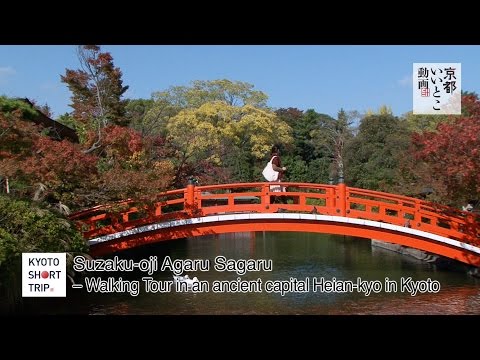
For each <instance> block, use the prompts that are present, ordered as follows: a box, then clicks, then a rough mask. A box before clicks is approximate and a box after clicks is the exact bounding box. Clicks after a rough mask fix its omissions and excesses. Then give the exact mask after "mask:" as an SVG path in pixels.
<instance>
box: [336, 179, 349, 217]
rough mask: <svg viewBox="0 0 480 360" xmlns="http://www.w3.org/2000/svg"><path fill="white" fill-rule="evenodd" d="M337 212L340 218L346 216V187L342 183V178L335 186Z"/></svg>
mask: <svg viewBox="0 0 480 360" xmlns="http://www.w3.org/2000/svg"><path fill="white" fill-rule="evenodd" d="M337 191H338V193H337V201H338V203H337V211H338V210H340V211H339V214H338V215H340V216H346V215H347V186H346V185H345V182H344V181H343V177H342V178H340V179H339V182H338V185H337Z"/></svg>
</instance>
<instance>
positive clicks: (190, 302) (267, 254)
mask: <svg viewBox="0 0 480 360" xmlns="http://www.w3.org/2000/svg"><path fill="white" fill-rule="evenodd" d="M118 255H119V256H122V257H129V258H132V259H134V260H135V261H138V260H140V259H143V258H148V256H151V255H155V256H157V257H158V259H159V262H161V261H163V259H164V258H165V256H167V255H168V256H170V257H171V258H172V259H209V260H210V261H211V264H212V265H213V261H214V259H215V257H216V256H218V255H223V256H225V257H226V258H227V259H229V258H231V259H271V260H272V261H273V271H260V272H249V273H247V274H245V275H242V276H239V275H238V274H236V273H235V272H228V271H225V272H218V271H215V270H214V269H213V266H211V267H210V271H208V272H191V273H188V275H189V276H190V277H194V276H197V277H198V278H199V279H200V280H205V281H208V282H209V283H210V284H212V283H213V281H215V280H228V281H235V280H236V279H237V278H238V277H240V278H241V279H242V280H256V279H258V278H261V279H262V281H263V283H265V282H266V281H268V280H274V281H275V280H289V279H290V278H291V277H293V278H297V279H305V278H312V277H317V278H319V277H324V278H325V279H332V278H333V277H335V278H336V279H339V280H352V281H356V279H357V278H358V277H360V278H361V279H363V280H379V281H381V282H384V279H385V277H388V278H389V279H391V280H394V281H397V282H400V279H401V278H402V277H412V278H413V279H414V280H427V279H428V278H431V279H432V280H437V281H439V282H440V284H441V290H440V291H439V292H438V293H436V294H429V293H426V294H418V295H416V296H410V294H408V293H402V292H399V291H397V292H393V293H386V292H384V291H383V290H382V291H381V292H380V293H378V294H375V293H372V294H371V295H370V296H365V295H364V294H363V293H361V292H352V293H319V292H316V293H315V292H313V291H310V292H308V293H302V292H298V293H295V292H287V293H286V294H285V295H284V296H282V295H281V294H280V293H266V292H265V291H263V292H261V293H246V294H245V293H213V292H212V291H210V292H205V293H191V292H188V293H178V292H175V291H173V292H171V293H166V294H160V293H145V291H143V284H142V286H141V288H142V290H141V292H140V295H139V296H137V297H132V296H130V295H128V294H122V293H114V294H88V293H86V292H80V291H79V292H77V293H75V294H76V295H77V296H75V297H74V298H68V299H67V304H66V305H65V306H64V307H62V309H63V310H62V311H63V312H66V313H89V314H119V315H124V314H189V315H190V314H248V315H252V314H313V315H317V314H342V315H344V314H400V315H401V314H480V290H479V289H480V286H479V285H480V282H479V281H478V279H474V278H471V277H469V276H468V275H466V273H465V272H462V271H446V270H440V269H437V268H436V267H435V266H434V265H430V264H426V263H422V262H419V261H417V260H412V259H409V258H406V257H403V256H400V255H398V254H395V253H392V252H389V251H385V250H383V249H378V248H372V247H371V244H370V241H368V240H365V239H356V238H349V237H343V236H334V235H322V234H309V233H302V234H299V233H268V232H265V233H261V232H260V233H237V234H227V235H221V236H206V237H202V238H192V239H185V240H180V241H172V242H165V243H160V244H155V245H152V246H148V247H144V248H138V249H134V250H132V251H129V252H124V253H119V254H118ZM108 276H112V274H108V275H106V276H105V277H108ZM116 276H122V277H123V278H124V279H130V280H140V279H141V277H142V276H145V274H144V273H140V272H136V273H129V274H125V273H123V274H117V275H116ZM153 277H154V279H155V280H157V281H165V280H172V273H171V272H170V271H164V272H162V271H158V272H157V273H156V274H154V275H153ZM50 312H54V313H56V312H58V307H57V308H56V309H53V311H52V309H50Z"/></svg>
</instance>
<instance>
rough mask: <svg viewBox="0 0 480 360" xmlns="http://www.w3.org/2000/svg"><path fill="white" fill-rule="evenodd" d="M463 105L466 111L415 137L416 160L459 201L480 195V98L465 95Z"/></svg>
mask: <svg viewBox="0 0 480 360" xmlns="http://www.w3.org/2000/svg"><path fill="white" fill-rule="evenodd" d="M462 105H463V115H461V116H458V117H456V118H455V119H453V121H449V122H443V123H440V124H439V125H438V126H437V129H436V131H433V132H424V133H422V134H414V136H413V140H412V142H413V145H414V151H413V158H414V160H415V161H416V162H423V163H425V164H426V165H427V167H428V170H429V172H430V173H431V174H435V178H436V179H437V181H439V182H440V186H441V187H443V188H444V190H445V195H446V196H447V197H449V198H450V199H453V201H455V202H458V203H460V204H461V203H465V202H466V201H468V199H475V198H478V197H479V195H480V101H479V99H478V97H477V96H475V95H468V96H463V97H462Z"/></svg>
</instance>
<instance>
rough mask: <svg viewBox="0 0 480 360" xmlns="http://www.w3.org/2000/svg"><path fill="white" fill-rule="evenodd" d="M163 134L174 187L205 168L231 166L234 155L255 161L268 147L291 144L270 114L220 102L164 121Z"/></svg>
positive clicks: (281, 123) (288, 135)
mask: <svg viewBox="0 0 480 360" xmlns="http://www.w3.org/2000/svg"><path fill="white" fill-rule="evenodd" d="M166 132H167V142H168V144H169V145H170V146H171V147H172V149H174V154H173V155H174V158H175V164H176V167H177V171H176V175H177V182H178V183H181V182H182V179H180V177H182V176H183V177H185V175H186V174H187V173H189V175H200V176H201V175H202V173H205V170H207V168H208V166H222V165H223V166H224V165H231V164H232V159H235V158H236V157H238V156H237V155H238V152H243V153H246V154H247V155H248V158H249V159H251V160H253V161H255V160H258V159H262V158H264V157H265V155H266V154H267V153H268V152H269V151H270V148H271V146H272V144H274V143H284V144H290V143H291V142H292V141H293V139H292V136H291V128H290V127H289V126H288V124H286V123H285V122H284V121H283V120H280V119H279V118H278V117H277V116H276V115H275V114H274V113H273V112H271V111H269V110H266V109H259V108H256V107H254V106H252V105H244V106H242V107H236V106H233V105H230V104H228V103H226V102H224V101H214V102H209V103H205V104H203V105H202V106H200V107H199V108H194V109H192V108H190V109H185V110H182V111H180V112H179V113H178V114H177V115H176V116H174V117H172V118H170V119H169V120H168V123H167V125H166ZM250 163H251V162H250ZM198 164H202V166H201V167H200V166H198Z"/></svg>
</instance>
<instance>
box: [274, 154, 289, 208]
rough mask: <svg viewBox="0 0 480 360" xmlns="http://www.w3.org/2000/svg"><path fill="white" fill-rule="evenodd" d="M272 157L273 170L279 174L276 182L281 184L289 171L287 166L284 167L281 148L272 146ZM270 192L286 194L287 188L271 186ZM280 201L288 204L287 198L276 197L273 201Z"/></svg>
mask: <svg viewBox="0 0 480 360" xmlns="http://www.w3.org/2000/svg"><path fill="white" fill-rule="evenodd" d="M271 157H272V168H273V170H275V171H277V172H278V178H277V181H276V182H281V181H282V179H283V176H284V174H285V171H287V168H286V167H285V166H282V160H281V159H280V148H279V146H278V145H274V146H272V152H271ZM270 191H271V192H284V191H285V186H281V185H275V186H270ZM277 198H278V199H279V201H280V202H281V203H283V204H286V203H287V199H286V197H285V196H275V197H273V200H274V202H275V199H277Z"/></svg>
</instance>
